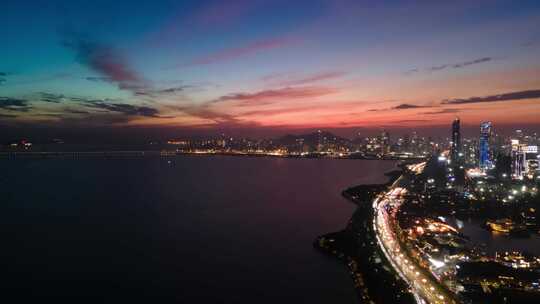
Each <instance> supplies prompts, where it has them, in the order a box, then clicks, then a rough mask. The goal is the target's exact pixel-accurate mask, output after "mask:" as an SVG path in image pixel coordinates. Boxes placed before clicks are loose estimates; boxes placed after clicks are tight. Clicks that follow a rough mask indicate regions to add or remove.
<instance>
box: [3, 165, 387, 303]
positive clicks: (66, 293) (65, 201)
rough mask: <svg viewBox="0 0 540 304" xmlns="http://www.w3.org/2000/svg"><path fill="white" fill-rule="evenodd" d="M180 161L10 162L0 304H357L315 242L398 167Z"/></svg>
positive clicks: (343, 274)
mask: <svg viewBox="0 0 540 304" xmlns="http://www.w3.org/2000/svg"><path fill="white" fill-rule="evenodd" d="M170 160H171V163H169V162H168V159H161V160H160V159H133V160H128V159H124V160H105V159H95V160H60V159H54V160H18V161H6V160H0V206H1V207H0V229H1V235H2V237H1V239H0V261H1V262H0V266H1V269H0V276H2V284H1V286H0V289H1V290H0V297H1V298H5V297H7V296H8V295H9V296H10V297H11V296H16V297H17V298H16V299H17V300H16V301H15V302H13V301H12V303H17V302H22V301H23V300H27V299H29V298H43V297H49V298H51V297H52V298H54V299H55V300H72V299H74V297H76V299H77V300H76V301H74V302H73V303H77V302H80V301H81V298H84V299H90V300H93V301H94V302H98V303H101V302H120V303H126V302H133V301H140V300H145V301H146V302H159V301H164V300H172V301H174V302H178V303H273V304H275V303H356V298H355V294H354V290H353V287H352V281H351V279H350V278H349V275H348V273H347V271H346V269H345V267H344V266H342V265H340V264H339V263H338V262H337V261H335V260H334V259H332V258H329V257H326V256H324V255H322V254H320V253H319V252H317V251H315V250H314V249H313V248H312V241H313V240H314V238H315V237H316V236H317V235H319V234H322V233H326V232H330V231H335V230H339V229H341V228H342V227H344V226H345V225H346V223H347V221H348V219H349V217H350V216H351V214H352V212H353V209H354V207H353V206H352V205H351V204H350V203H348V202H347V201H345V200H344V199H343V198H341V196H340V191H341V190H342V189H343V188H345V187H347V186H351V185H356V184H360V183H377V182H385V181H386V178H385V177H384V176H383V173H384V172H385V171H388V170H390V169H392V168H393V166H394V163H393V162H389V161H364V160H331V159H328V160H327V159H278V158H240V157H226V156H218V157H190V156H181V157H177V158H172V159H170Z"/></svg>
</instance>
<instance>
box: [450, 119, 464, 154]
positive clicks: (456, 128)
mask: <svg viewBox="0 0 540 304" xmlns="http://www.w3.org/2000/svg"><path fill="white" fill-rule="evenodd" d="M460 153H461V130H460V122H459V118H456V119H454V121H453V122H452V145H451V147H450V158H451V159H452V161H453V162H457V161H458V160H459V157H460Z"/></svg>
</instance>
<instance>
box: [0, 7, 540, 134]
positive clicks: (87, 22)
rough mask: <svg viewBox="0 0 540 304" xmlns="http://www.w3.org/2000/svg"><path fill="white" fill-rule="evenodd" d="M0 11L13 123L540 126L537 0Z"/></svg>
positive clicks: (4, 120)
mask: <svg viewBox="0 0 540 304" xmlns="http://www.w3.org/2000/svg"><path fill="white" fill-rule="evenodd" d="M0 18H1V20H3V23H4V24H6V25H8V26H4V27H2V28H0V37H1V38H0V39H2V45H3V47H2V48H0V123H1V124H2V125H5V126H8V127H16V126H39V127H54V128H72V127H93V126H99V127H122V126H137V127H141V128H144V127H168V128H183V129H191V130H193V131H194V132H197V130H200V129H206V130H219V129H223V128H248V129H252V130H257V129H265V128H284V129H295V128H319V127H323V128H324V127H326V128H340V127H343V128H354V127H389V126H390V127H404V128H413V127H426V126H431V125H442V124H445V123H447V121H449V120H451V119H452V118H453V116H455V115H459V116H461V117H462V121H464V122H466V123H467V122H468V123H470V124H477V123H478V122H479V121H480V120H483V119H490V120H493V121H494V122H495V123H499V124H505V125H511V124H512V123H514V122H520V123H528V124H538V123H539V122H538V119H537V115H533V114H537V113H539V112H538V110H540V108H539V106H538V99H539V97H540V93H539V92H538V90H540V77H539V76H540V60H539V59H540V58H539V57H540V56H539V55H538V54H540V3H538V1H452V2H451V3H446V2H436V1H376V2H373V1H137V3H134V2H132V1H91V2H90V1H7V2H6V1H4V2H3V9H2V11H0ZM520 92H521V93H522V94H519V93H520ZM523 92H524V93H523ZM501 94H507V95H504V96H507V98H503V99H505V100H500V98H499V99H497V98H489V97H492V96H496V95H501ZM515 96H520V97H519V98H515ZM473 97H482V98H484V99H481V100H483V101H482V102H475V100H478V99H473ZM456 100H468V102H455V101H456ZM452 101H454V102H452ZM403 105H406V106H403ZM428 108H429V109H428ZM508 109H512V111H511V114H510V115H508V114H507V113H509V111H508ZM426 113H427V114H426ZM435 113H437V114H435ZM502 113H506V114H507V115H501V114H502ZM531 113H532V114H531Z"/></svg>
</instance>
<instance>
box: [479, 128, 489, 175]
mask: <svg viewBox="0 0 540 304" xmlns="http://www.w3.org/2000/svg"><path fill="white" fill-rule="evenodd" d="M490 139H491V122H490V121H485V122H483V123H481V124H480V144H479V147H478V150H479V166H480V169H482V170H484V171H485V170H487V169H491V168H492V165H493V162H492V160H491V151H490V148H489V141H490Z"/></svg>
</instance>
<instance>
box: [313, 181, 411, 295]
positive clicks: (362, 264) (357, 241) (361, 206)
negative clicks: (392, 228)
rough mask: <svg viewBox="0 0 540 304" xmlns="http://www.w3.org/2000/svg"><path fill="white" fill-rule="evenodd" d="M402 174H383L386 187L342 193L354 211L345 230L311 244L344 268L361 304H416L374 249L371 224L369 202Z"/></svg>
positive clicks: (362, 187) (371, 186)
mask: <svg viewBox="0 0 540 304" xmlns="http://www.w3.org/2000/svg"><path fill="white" fill-rule="evenodd" d="M402 172H403V171H402V170H394V171H391V172H388V173H386V174H385V175H387V176H388V177H389V181H388V182H387V183H385V184H366V185H359V186H354V187H350V188H347V189H345V190H343V191H342V196H343V197H345V198H346V199H347V200H348V201H350V202H352V203H353V204H355V205H356V206H357V209H356V210H355V212H354V213H353V215H352V217H351V219H350V220H349V222H348V224H347V226H346V228H345V229H343V230H340V231H337V232H331V233H327V234H323V235H321V236H318V237H317V238H316V239H315V241H314V242H313V246H314V247H315V248H316V249H317V250H319V251H320V252H322V253H323V254H326V255H328V256H332V257H334V258H337V259H338V260H340V261H341V262H343V263H344V264H345V265H346V267H347V269H348V270H349V273H350V276H351V278H352V280H353V284H354V289H355V292H356V294H357V298H358V300H359V302H360V303H372V302H375V303H379V302H383V303H387V302H388V303H416V300H415V298H414V296H413V294H412V293H411V292H410V291H409V286H408V284H407V283H406V282H404V281H403V280H402V279H401V278H400V277H399V276H398V275H397V274H396V273H395V272H394V271H393V269H392V267H391V265H389V264H388V261H386V259H385V258H384V254H383V253H382V252H381V251H380V249H379V247H378V246H377V243H376V240H375V234H374V231H373V230H372V225H371V223H372V221H373V216H374V214H373V209H372V207H371V202H372V201H373V200H374V199H375V198H376V197H377V196H378V195H379V194H380V193H382V192H384V191H385V190H386V189H388V187H389V186H390V185H392V184H393V183H394V182H395V181H396V180H397V179H399V177H400V176H401V174H402ZM398 173H399V174H398ZM389 286H391V287H392V288H388V287H389Z"/></svg>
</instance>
